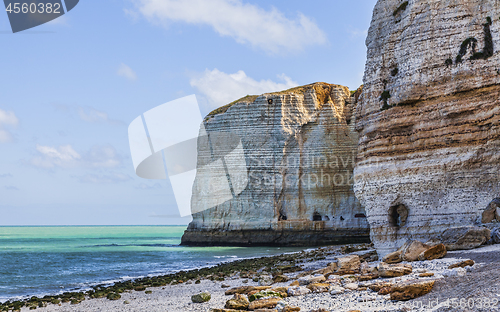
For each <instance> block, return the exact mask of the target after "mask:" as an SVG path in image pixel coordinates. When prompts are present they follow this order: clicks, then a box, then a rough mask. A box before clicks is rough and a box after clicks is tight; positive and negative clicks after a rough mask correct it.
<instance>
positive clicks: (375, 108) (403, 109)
mask: <svg viewBox="0 0 500 312" xmlns="http://www.w3.org/2000/svg"><path fill="white" fill-rule="evenodd" d="M499 17H500V3H499V2H498V1H495V0H482V1H479V0H471V1H451V0H447V1H442V0H430V1H429V0H426V1H423V0H410V1H407V5H406V6H405V5H404V2H403V1H400V0H383V1H382V0H380V1H378V3H377V4H376V7H375V10H374V14H373V20H372V23H371V27H370V30H369V33H368V38H367V40H366V44H367V47H368V59H367V64H366V69H365V76H364V88H363V94H362V97H363V100H362V101H360V102H359V104H358V106H357V110H356V115H357V117H356V130H358V132H359V134H360V140H359V149H358V160H357V164H356V168H355V171H354V175H355V185H354V189H355V192H356V195H357V197H358V199H359V200H360V201H361V203H362V204H363V205H364V206H365V209H366V212H367V217H368V221H369V223H370V228H371V239H372V241H373V243H374V244H375V247H376V248H377V250H378V252H379V253H380V254H382V255H385V254H387V253H388V252H391V251H394V250H396V249H397V247H398V246H401V245H403V244H404V243H405V241H406V240H408V239H414V240H420V241H426V240H428V239H430V238H436V237H437V238H439V237H440V236H441V233H442V232H443V231H444V230H445V229H447V228H449V227H458V226H466V225H477V224H480V223H481V220H482V213H483V212H484V210H485V209H486V208H487V207H488V204H489V203H490V202H491V201H492V200H493V199H495V198H498V197H499V195H500V183H499V182H500V175H499V172H500V153H499V152H500V127H499V126H500V121H499V120H500V105H499V98H500V85H499V83H500V67H499V64H500V53H499V51H500V20H499Z"/></svg>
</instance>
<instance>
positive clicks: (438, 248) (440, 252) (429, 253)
mask: <svg viewBox="0 0 500 312" xmlns="http://www.w3.org/2000/svg"><path fill="white" fill-rule="evenodd" d="M446 253H447V251H446V246H445V245H444V244H442V243H439V244H437V245H434V246H432V247H430V248H429V249H427V250H425V251H424V252H422V253H420V254H419V255H418V260H420V261H424V260H434V259H441V258H444V256H446Z"/></svg>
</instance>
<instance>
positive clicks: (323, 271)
mask: <svg viewBox="0 0 500 312" xmlns="http://www.w3.org/2000/svg"><path fill="white" fill-rule="evenodd" d="M334 271H335V270H334V269H333V267H331V266H327V267H326V268H323V269H318V270H315V271H312V273H311V275H315V274H322V275H328V274H332V273H333V272H334Z"/></svg>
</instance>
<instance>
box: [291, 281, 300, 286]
mask: <svg viewBox="0 0 500 312" xmlns="http://www.w3.org/2000/svg"><path fill="white" fill-rule="evenodd" d="M290 286H300V283H299V281H293V282H291V283H290Z"/></svg>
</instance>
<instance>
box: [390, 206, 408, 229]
mask: <svg viewBox="0 0 500 312" xmlns="http://www.w3.org/2000/svg"><path fill="white" fill-rule="evenodd" d="M407 218H408V208H407V207H406V206H405V205H404V204H397V205H393V206H391V208H389V224H390V225H391V226H395V227H401V226H404V225H405V224H406V219H407Z"/></svg>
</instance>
